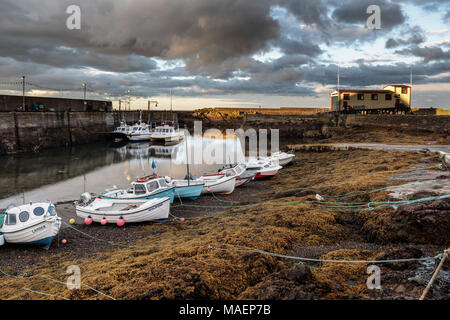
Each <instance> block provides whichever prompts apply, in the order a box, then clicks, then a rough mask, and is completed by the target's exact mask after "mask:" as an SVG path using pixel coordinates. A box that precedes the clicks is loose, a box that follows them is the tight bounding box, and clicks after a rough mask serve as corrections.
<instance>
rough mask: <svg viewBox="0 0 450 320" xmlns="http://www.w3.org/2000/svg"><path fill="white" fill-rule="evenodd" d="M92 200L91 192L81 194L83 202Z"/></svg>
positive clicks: (86, 202)
mask: <svg viewBox="0 0 450 320" xmlns="http://www.w3.org/2000/svg"><path fill="white" fill-rule="evenodd" d="M91 200H92V197H91V194H90V193H89V192H86V193H83V194H82V195H81V198H80V201H81V203H82V204H88V203H89V202H90V201H91Z"/></svg>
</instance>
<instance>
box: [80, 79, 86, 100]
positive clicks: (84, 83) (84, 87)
mask: <svg viewBox="0 0 450 320" xmlns="http://www.w3.org/2000/svg"><path fill="white" fill-rule="evenodd" d="M81 85H82V86H83V91H84V103H86V89H87V84H86V82H83V83H82V84H81Z"/></svg>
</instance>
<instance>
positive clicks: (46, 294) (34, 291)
mask: <svg viewBox="0 0 450 320" xmlns="http://www.w3.org/2000/svg"><path fill="white" fill-rule="evenodd" d="M22 289H23V290H25V291H30V292H33V293H36V294H40V295H43V296H48V297H55V298H61V299H63V300H69V301H70V299H67V298H65V297H63V296H59V295H56V294H51V293H45V292H41V291H36V290H31V289H29V288H25V287H23V288H22Z"/></svg>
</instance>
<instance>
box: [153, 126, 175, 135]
mask: <svg viewBox="0 0 450 320" xmlns="http://www.w3.org/2000/svg"><path fill="white" fill-rule="evenodd" d="M155 133H159V134H173V133H176V130H175V128H174V127H171V126H167V125H166V126H163V127H156V129H155Z"/></svg>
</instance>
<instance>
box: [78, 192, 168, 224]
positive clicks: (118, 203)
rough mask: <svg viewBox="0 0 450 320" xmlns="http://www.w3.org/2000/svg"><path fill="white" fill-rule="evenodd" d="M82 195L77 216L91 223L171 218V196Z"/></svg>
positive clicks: (135, 221) (134, 221) (132, 221)
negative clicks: (149, 197) (101, 196)
mask: <svg viewBox="0 0 450 320" xmlns="http://www.w3.org/2000/svg"><path fill="white" fill-rule="evenodd" d="M87 195H89V194H87ZM87 195H86V196H82V199H83V198H84V200H83V201H82V202H83V203H82V204H78V205H77V206H76V213H77V216H78V217H80V218H83V219H85V223H87V222H86V221H88V222H89V220H90V222H89V224H90V223H92V222H98V223H101V224H108V223H117V224H118V225H120V221H123V223H137V222H147V221H165V220H167V219H168V218H169V213H170V198H169V197H164V198H157V199H147V200H126V199H125V200H124V199H100V198H96V199H95V200H93V201H91V200H90V197H88V196H87Z"/></svg>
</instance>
